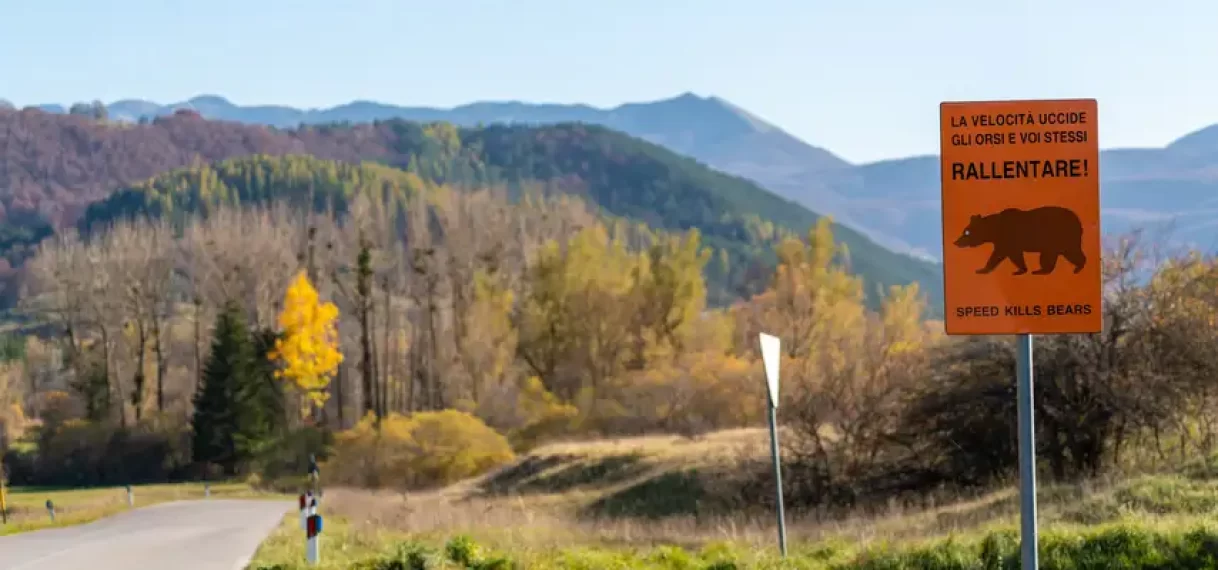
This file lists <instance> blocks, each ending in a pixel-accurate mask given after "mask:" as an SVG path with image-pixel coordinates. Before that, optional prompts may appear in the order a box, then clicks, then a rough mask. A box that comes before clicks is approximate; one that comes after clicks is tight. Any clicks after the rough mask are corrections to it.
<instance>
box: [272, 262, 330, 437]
mask: <svg viewBox="0 0 1218 570" xmlns="http://www.w3.org/2000/svg"><path fill="white" fill-rule="evenodd" d="M337 320H338V307H336V306H335V305H334V303H330V302H328V301H327V302H323V301H322V300H321V298H320V297H319V296H318V294H317V289H315V288H314V287H313V284H312V283H310V282H309V277H308V276H307V275H306V274H305V272H304V271H301V272H300V273H298V274H297V275H296V278H295V279H293V280H292V283H291V285H289V286H288V290H287V292H286V293H285V294H284V296H283V312H282V313H280V314H279V328H280V330H281V331H282V335H281V336H280V338H279V339H277V340H276V341H275V348H274V349H272V350H271V352H270V354H269V355H268V356H269V357H270V358H271V359H272V360H277V361H279V363H280V368H279V369H278V370H276V371H275V376H276V377H277V378H282V379H286V380H289V381H291V382H292V383H293V384H294V385H295V386H296V388H297V389H299V390H300V391H301V393H303V394H304V395H305V399H304V401H303V402H302V404H303V405H302V409H301V413H302V414H303V415H307V414H308V411H309V405H310V404H312V405H313V406H315V407H316V408H320V407H321V406H322V405H324V404H325V403H326V399H327V398H328V397H329V391H328V388H329V386H330V378H331V377H332V376H333V375H334V373H335V371H337V369H338V365H339V363H341V362H342V361H343V355H342V352H339V350H338V347H339V341H338V329H337V327H336V325H335V322H336V321H337Z"/></svg>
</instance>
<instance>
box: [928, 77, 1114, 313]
mask: <svg viewBox="0 0 1218 570" xmlns="http://www.w3.org/2000/svg"><path fill="white" fill-rule="evenodd" d="M1098 131H1099V129H1098V121H1097V116H1096V103H1095V100H1094V99H1065V100H1039V101H979V102H946V103H943V104H941V105H940V106H939V132H940V134H939V146H940V161H941V164H940V168H941V176H942V179H941V184H942V192H943V280H944V297H945V299H944V305H945V309H946V313H947V315H946V320H945V323H944V324H945V328H946V330H947V334H952V335H969V334H1062V333H1093V332H1100V329H1101V327H1102V324H1103V315H1102V313H1101V310H1100V309H1101V303H1102V301H1103V295H1102V285H1101V279H1102V278H1101V275H1100V265H1101V264H1100V182H1099V181H1100V178H1099V175H1100V173H1099V166H1100V164H1099V162H1100V156H1099V155H1100V151H1099V143H1098V136H1097V135H1098Z"/></svg>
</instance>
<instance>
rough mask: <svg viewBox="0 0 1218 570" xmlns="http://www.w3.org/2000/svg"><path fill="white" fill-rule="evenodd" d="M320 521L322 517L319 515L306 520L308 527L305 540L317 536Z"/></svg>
mask: <svg viewBox="0 0 1218 570" xmlns="http://www.w3.org/2000/svg"><path fill="white" fill-rule="evenodd" d="M319 519H321V517H319V516H317V515H310V516H309V518H308V519H305V520H306V521H307V525H306V528H305V538H313V537H315V536H317V527H318V524H319V523H320V522H321V521H320V520H319Z"/></svg>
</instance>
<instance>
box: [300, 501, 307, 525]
mask: <svg viewBox="0 0 1218 570" xmlns="http://www.w3.org/2000/svg"><path fill="white" fill-rule="evenodd" d="M308 518H309V499H308V497H306V496H305V494H304V493H301V494H300V530H308V528H309V526H308V524H309V523H308V520H307V519H308Z"/></svg>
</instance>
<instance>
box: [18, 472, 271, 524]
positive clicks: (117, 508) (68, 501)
mask: <svg viewBox="0 0 1218 570" xmlns="http://www.w3.org/2000/svg"><path fill="white" fill-rule="evenodd" d="M132 491H133V495H134V499H135V501H134V502H135V507H136V508H138V507H144V506H148V505H154V504H157V503H164V502H169V501H180V500H189V499H202V498H204V493H203V484H202V483H174V484H159V485H134V486H132ZM211 496H212V497H214V498H272V499H282V498H284V497H286V495H281V494H278V493H266V492H262V491H257V490H254V489H251V488H250V487H249V486H248V485H245V484H243V483H213V484H212V485H211ZM6 499H7V507H8V508H7V514H8V522H7V523H0V536H4V535H9V534H16V533H19V532H26V531H31V530H39V529H44V528H54V527H63V526H71V525H77V524H83V523H88V522H92V521H95V520H97V519H100V518H104V517H108V516H110V515H114V514H118V513H121V512H123V511H126V510H129V509H130V508H132V507H130V506H128V504H127V490H126V488H124V487H94V488H84V489H64V488H50V487H14V488H11V489H8V493H7V497H6ZM48 499H49V500H50V501H51V502H52V503H53V504H54V505H55V521H54V522H51V517H50V516H49V514H48V513H47V509H46V501H47V500H48Z"/></svg>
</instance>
